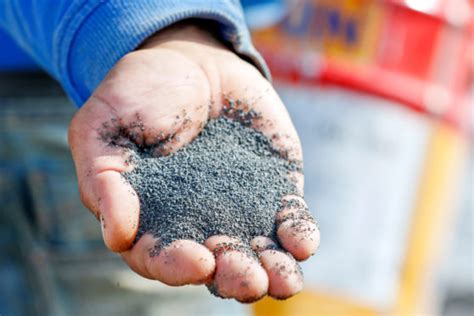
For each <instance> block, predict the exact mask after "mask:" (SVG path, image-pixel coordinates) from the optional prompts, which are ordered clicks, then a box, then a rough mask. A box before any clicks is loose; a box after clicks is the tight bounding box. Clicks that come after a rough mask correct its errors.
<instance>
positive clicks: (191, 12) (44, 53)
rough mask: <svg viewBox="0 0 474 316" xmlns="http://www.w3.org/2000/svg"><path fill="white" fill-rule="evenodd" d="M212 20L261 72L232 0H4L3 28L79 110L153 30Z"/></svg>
mask: <svg viewBox="0 0 474 316" xmlns="http://www.w3.org/2000/svg"><path fill="white" fill-rule="evenodd" d="M189 18H199V19H206V20H212V21H215V23H216V24H217V25H218V26H219V27H218V28H219V36H220V37H221V38H222V39H223V40H224V41H227V42H229V43H230V44H231V46H232V47H233V48H234V49H235V51H236V52H238V53H239V54H242V55H246V56H248V57H249V58H250V59H252V60H253V61H254V62H255V63H256V64H257V65H258V66H259V67H260V68H261V69H263V71H266V70H265V66H264V64H263V61H262V59H261V57H260V56H259V55H258V53H257V52H256V51H255V49H254V48H253V46H252V44H251V41H250V35H249V32H248V30H247V27H246V25H245V21H244V17H243V14H242V10H241V7H240V4H239V2H238V1H237V0H219V1H218V0H216V1H209V0H190V1H179V0H175V1H164V0H136V1H121V0H108V1H101V0H86V1H66V0H61V1H54V2H53V1H51V0H36V1H34V0H7V1H5V2H2V3H1V4H0V21H1V22H0V26H1V27H3V28H5V29H6V30H7V32H8V33H10V34H11V35H12V36H13V37H14V38H15V39H16V41H17V42H19V43H20V45H21V46H22V47H23V48H24V49H25V50H26V51H27V52H29V54H31V55H32V56H33V57H34V58H35V59H36V60H37V62H38V63H39V64H41V65H42V66H43V67H44V68H45V69H46V70H48V72H49V73H50V74H51V75H52V76H54V77H55V78H56V79H57V80H59V81H60V83H61V84H62V85H63V87H64V89H65V90H66V92H67V93H68V95H69V96H70V97H71V98H72V99H73V101H74V102H75V103H76V104H77V105H78V106H81V105H82V104H83V103H84V102H85V100H87V98H88V97H89V96H90V95H91V93H92V92H93V91H94V90H95V88H96V87H97V86H98V84H99V83H100V82H101V81H102V80H103V78H104V77H105V75H106V74H107V73H108V72H109V70H110V69H111V68H112V67H113V65H115V63H116V62H117V61H118V60H119V59H120V58H121V57H123V56H124V55H125V54H127V53H128V52H130V51H132V50H134V49H135V48H137V47H138V46H139V45H140V44H141V43H142V42H143V41H144V40H145V39H147V38H148V37H149V36H151V35H152V34H154V33H156V32H158V31H159V30H161V29H163V28H166V27H167V26H169V25H171V24H173V23H175V22H177V21H181V20H185V19H189Z"/></svg>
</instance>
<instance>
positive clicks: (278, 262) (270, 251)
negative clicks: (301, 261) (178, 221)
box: [251, 236, 303, 299]
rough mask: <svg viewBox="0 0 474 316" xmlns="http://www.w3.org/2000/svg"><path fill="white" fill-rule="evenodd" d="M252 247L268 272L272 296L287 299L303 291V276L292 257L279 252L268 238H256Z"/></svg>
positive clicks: (269, 288)
mask: <svg viewBox="0 0 474 316" xmlns="http://www.w3.org/2000/svg"><path fill="white" fill-rule="evenodd" d="M251 245H252V249H253V250H254V251H255V252H257V253H258V254H259V258H260V262H261V263H262V266H263V268H264V269H265V271H266V272H267V275H268V279H269V287H268V294H269V295H270V296H272V297H274V298H277V299H286V298H289V297H291V296H293V295H295V294H297V293H298V292H300V291H301V290H302V289H303V274H302V273H301V269H300V268H299V266H298V264H297V263H296V261H295V259H293V258H292V257H290V256H291V255H288V254H285V253H283V252H282V251H279V250H277V245H276V244H275V243H274V242H273V241H272V240H271V239H270V238H267V237H263V236H259V237H256V238H254V239H253V240H252V241H251Z"/></svg>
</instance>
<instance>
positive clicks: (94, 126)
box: [69, 104, 140, 252]
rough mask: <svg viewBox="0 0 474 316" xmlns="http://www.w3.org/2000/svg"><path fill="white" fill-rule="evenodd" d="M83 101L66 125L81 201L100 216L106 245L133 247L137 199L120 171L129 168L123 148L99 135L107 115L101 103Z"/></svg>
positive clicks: (136, 228) (137, 209)
mask: <svg viewBox="0 0 474 316" xmlns="http://www.w3.org/2000/svg"><path fill="white" fill-rule="evenodd" d="M88 105H90V104H86V105H85V106H84V107H83V108H82V109H81V110H79V111H78V112H77V113H76V116H75V117H74V119H73V120H72V122H71V124H70V127H69V145H70V148H71V152H72V156H73V159H74V163H75V166H76V173H77V178H78V183H79V192H80V196H81V200H82V202H83V203H84V205H85V206H86V207H87V208H88V209H89V210H91V212H92V213H93V214H94V215H95V216H96V217H97V218H98V219H100V222H101V227H102V235H103V238H104V242H105V244H106V245H107V247H108V248H109V249H110V250H112V251H114V252H123V251H125V250H128V249H129V248H131V247H132V245H133V242H134V240H135V237H136V234H137V231H138V220H139V208H140V207H139V200H138V196H137V194H136V193H135V191H134V190H133V188H132V187H131V186H130V185H129V184H128V183H127V182H126V181H125V180H124V179H123V177H122V175H121V172H124V171H128V170H130V168H131V166H130V165H129V164H128V163H127V161H126V157H127V155H126V153H125V151H124V149H123V148H119V147H114V146H110V145H108V144H106V143H105V142H104V141H103V140H102V139H101V137H100V135H99V134H100V127H99V126H100V124H101V123H99V122H100V118H104V117H110V113H104V112H103V111H104V107H101V106H95V107H91V106H88Z"/></svg>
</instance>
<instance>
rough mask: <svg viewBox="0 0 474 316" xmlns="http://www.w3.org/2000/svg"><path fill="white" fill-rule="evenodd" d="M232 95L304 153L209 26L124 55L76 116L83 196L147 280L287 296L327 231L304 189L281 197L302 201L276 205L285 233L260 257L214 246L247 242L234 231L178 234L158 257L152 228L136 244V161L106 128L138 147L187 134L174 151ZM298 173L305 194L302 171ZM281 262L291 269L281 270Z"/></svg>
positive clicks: (177, 31)
mask: <svg viewBox="0 0 474 316" xmlns="http://www.w3.org/2000/svg"><path fill="white" fill-rule="evenodd" d="M229 96H231V97H232V98H235V99H239V100H244V102H243V103H242V104H243V105H242V106H249V107H251V108H252V109H253V110H255V111H256V112H258V113H259V114H260V115H261V117H262V118H264V120H261V122H260V123H258V124H255V126H254V127H255V128H257V129H258V130H260V131H261V132H262V133H264V134H265V135H267V136H269V137H270V138H272V141H273V145H274V146H275V147H276V148H278V149H279V150H281V151H282V152H285V154H286V157H287V158H288V159H290V160H296V161H301V160H302V152H301V147H300V143H299V139H298V136H297V134H296V132H295V130H294V127H293V125H292V123H291V120H290V118H289V116H288V113H287V111H286V109H285V107H284V106H283V104H282V102H281V101H280V99H279V97H278V96H277V94H276V93H275V91H274V90H273V88H272V86H271V85H270V83H269V82H268V81H267V80H266V79H265V78H264V77H263V76H262V75H261V74H260V73H259V72H258V71H257V70H256V69H255V67H254V66H252V65H251V64H249V63H247V62H246V61H244V60H242V59H241V58H239V57H238V56H237V55H235V54H234V53H233V52H231V51H229V50H228V49H227V48H225V47H224V46H223V45H222V44H220V43H219V42H218V41H217V40H215V39H214V38H213V37H211V36H210V35H208V33H207V32H205V31H203V30H201V29H198V28H196V27H194V26H184V27H182V26H180V27H177V28H170V29H168V30H165V31H163V32H160V33H159V34H158V35H157V36H155V37H153V38H151V39H150V40H149V41H148V42H147V43H146V44H145V45H144V46H143V47H141V48H140V49H139V50H136V51H134V52H132V53H130V54H128V55H126V56H125V57H123V58H122V59H121V60H120V61H119V62H118V63H117V64H116V66H115V67H114V68H113V69H112V70H111V72H110V73H109V74H108V76H107V77H106V78H105V79H104V81H103V82H102V83H101V84H100V86H99V87H98V88H97V90H96V91H95V92H94V94H93V95H92V96H91V98H90V99H89V100H88V101H87V102H86V104H85V105H84V106H83V107H82V108H81V110H80V111H78V113H77V114H76V116H75V117H74V119H73V121H72V122H71V125H70V130H69V142H70V146H71V150H72V154H73V158H74V161H75V164H76V171H77V176H78V180H79V188H80V193H81V198H82V200H83V202H84V204H85V205H86V206H87V207H88V208H89V209H90V210H91V211H92V212H93V213H94V214H95V215H96V216H97V218H100V220H101V224H102V231H103V237H104V241H105V243H106V245H107V246H108V247H109V248H110V249H111V250H112V251H115V252H119V253H120V254H121V256H122V257H123V259H124V260H125V261H126V262H127V264H128V265H129V266H130V268H132V269H133V270H134V271H136V272H137V273H138V274H140V275H142V276H144V277H146V278H150V279H156V280H159V281H161V282H164V283H166V284H169V285H184V284H207V285H209V286H212V287H213V288H215V289H216V290H217V294H218V295H220V296H222V297H227V298H235V299H237V300H239V301H242V302H250V301H254V300H256V299H259V298H261V297H262V296H263V295H265V294H267V293H268V294H269V295H271V296H273V297H277V298H287V297H290V296H292V295H294V294H295V293H297V292H298V291H300V290H301V288H302V285H303V280H302V275H301V273H300V270H299V269H298V268H297V266H296V265H297V264H296V262H295V260H294V259H293V258H295V259H297V260H305V259H307V258H308V257H309V256H311V255H312V254H313V253H314V252H315V251H316V249H317V247H318V245H319V231H318V229H317V227H316V224H315V222H314V221H313V220H312V219H311V218H310V217H309V215H308V211H307V209H306V206H305V203H304V200H303V199H302V198H301V197H299V196H285V197H282V200H283V202H285V201H291V200H294V201H296V202H297V203H283V204H282V205H284V208H283V210H281V211H280V212H278V213H277V216H276V217H277V218H275V221H276V224H277V225H279V226H278V230H277V236H278V240H277V241H276V240H275V241H274V240H271V239H269V238H267V237H263V236H259V237H256V238H254V239H253V240H252V242H251V245H250V246H251V247H252V249H253V250H254V251H255V252H257V253H258V255H259V260H260V262H258V261H257V260H256V259H253V258H250V257H248V256H246V255H244V254H243V253H241V252H239V251H238V250H233V251H226V252H215V251H214V250H215V249H216V248H217V247H219V244H222V243H224V242H226V243H235V244H239V243H241V241H239V240H235V239H233V238H231V237H228V236H212V237H210V238H208V239H207V240H206V241H205V243H204V244H199V243H197V242H195V241H191V240H177V241H174V242H172V243H171V244H170V245H169V246H167V247H166V248H164V249H163V250H162V251H160V253H159V255H157V256H152V255H150V249H153V248H154V246H155V244H156V242H157V240H156V238H155V237H154V236H152V235H151V234H145V235H143V236H142V237H141V238H140V239H139V240H138V242H137V243H135V244H134V240H135V237H136V234H137V231H138V223H139V214H140V205H139V199H138V197H137V195H136V194H135V193H134V191H133V189H132V188H131V187H130V186H129V185H127V184H126V183H125V182H124V181H123V179H122V177H121V174H120V173H122V172H126V171H130V170H131V168H133V166H132V165H130V164H129V163H128V160H127V158H128V155H127V151H126V150H125V149H124V148H123V147H121V146H110V144H108V143H107V142H104V139H103V135H101V133H102V132H101V131H103V130H104V126H105V127H106V126H107V124H108V122H116V123H117V124H119V125H120V126H122V127H123V128H124V129H126V132H127V133H129V135H131V136H130V137H133V139H132V140H133V142H135V143H136V144H139V145H140V144H142V145H151V144H154V143H156V141H157V139H163V137H164V138H166V137H167V136H169V135H174V136H179V137H173V138H170V140H169V141H168V142H167V143H166V144H165V146H163V147H160V151H161V152H160V154H169V153H171V152H173V151H176V150H177V149H179V148H181V147H183V146H185V145H186V144H188V143H189V142H191V141H192V140H193V138H194V137H196V136H197V135H198V134H199V132H200V131H201V130H202V128H203V127H204V126H205V124H206V122H207V120H208V119H209V118H216V117H218V116H219V115H220V114H221V113H222V108H223V104H226V98H227V97H229ZM183 114H185V115H183ZM137 120H139V121H140V124H136V122H137ZM276 135H278V137H275V136H276ZM291 178H292V179H294V181H295V182H297V186H298V188H299V189H300V192H302V188H303V176H302V175H301V174H294V175H292V177H291ZM301 195H302V193H301ZM285 205H286V206H285ZM278 247H283V248H282V249H280V248H278ZM237 249H238V248H237ZM284 250H286V251H287V252H286V251H284ZM169 262H173V264H170V263H169ZM281 266H285V267H290V269H286V270H285V271H282V269H281Z"/></svg>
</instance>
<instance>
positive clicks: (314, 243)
mask: <svg viewBox="0 0 474 316" xmlns="http://www.w3.org/2000/svg"><path fill="white" fill-rule="evenodd" d="M276 222H277V225H278V229H277V236H278V239H279V241H280V244H281V245H282V246H283V248H285V249H286V250H287V251H288V252H290V253H291V254H292V255H293V257H295V259H296V260H298V261H303V260H306V259H307V258H309V257H310V256H311V255H313V254H314V253H315V252H316V250H317V249H318V247H319V241H320V233H319V228H318V226H317V224H316V222H315V221H314V219H313V217H312V216H311V214H310V213H309V211H308V209H307V206H306V203H305V201H304V200H303V199H302V198H301V197H298V196H295V195H289V196H287V197H285V198H284V199H283V209H282V210H281V211H280V212H278V213H277V218H276Z"/></svg>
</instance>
